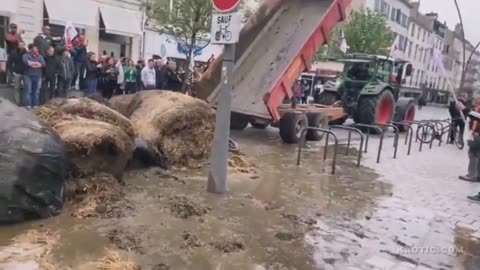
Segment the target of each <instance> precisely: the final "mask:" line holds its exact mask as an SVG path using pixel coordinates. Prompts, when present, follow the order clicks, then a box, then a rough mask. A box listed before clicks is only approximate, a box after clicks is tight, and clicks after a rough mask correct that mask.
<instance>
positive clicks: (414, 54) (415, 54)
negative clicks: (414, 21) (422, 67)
mask: <svg viewBox="0 0 480 270" xmlns="http://www.w3.org/2000/svg"><path fill="white" fill-rule="evenodd" d="M417 52H418V44H417V45H415V52H414V53H413V59H414V60H417ZM420 60H422V58H420Z"/></svg>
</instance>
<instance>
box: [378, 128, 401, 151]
mask: <svg viewBox="0 0 480 270" xmlns="http://www.w3.org/2000/svg"><path fill="white" fill-rule="evenodd" d="M375 124H376V125H377V126H381V127H391V128H393V130H394V131H395V138H394V139H393V148H394V151H393V158H394V159H395V158H397V150H398V139H399V138H400V129H399V128H398V127H397V126H395V125H393V124H381V123H375Z"/></svg>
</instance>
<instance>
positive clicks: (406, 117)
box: [394, 97, 415, 132]
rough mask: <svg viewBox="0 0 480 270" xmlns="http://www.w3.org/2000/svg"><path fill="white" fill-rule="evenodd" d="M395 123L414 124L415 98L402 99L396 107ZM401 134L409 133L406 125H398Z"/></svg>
mask: <svg viewBox="0 0 480 270" xmlns="http://www.w3.org/2000/svg"><path fill="white" fill-rule="evenodd" d="M394 119H395V122H409V123H411V122H413V121H414V120H415V101H414V99H413V98H404V97H401V98H399V99H398V100H397V104H396V106H395V118H394ZM397 127H398V129H399V130H400V132H406V131H408V128H407V127H405V125H397Z"/></svg>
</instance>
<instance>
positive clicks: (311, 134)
mask: <svg viewBox="0 0 480 270" xmlns="http://www.w3.org/2000/svg"><path fill="white" fill-rule="evenodd" d="M307 119H308V127H314V128H328V116H326V115H325V114H323V113H307ZM323 135H324V134H323V132H318V131H315V130H308V131H307V137H306V138H307V140H309V141H314V142H316V141H320V140H322V138H323Z"/></svg>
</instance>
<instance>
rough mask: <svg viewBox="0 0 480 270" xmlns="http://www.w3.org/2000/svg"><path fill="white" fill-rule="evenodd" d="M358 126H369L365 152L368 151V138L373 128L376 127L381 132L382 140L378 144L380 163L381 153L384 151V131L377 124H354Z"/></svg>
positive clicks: (378, 159) (378, 160) (378, 161)
mask: <svg viewBox="0 0 480 270" xmlns="http://www.w3.org/2000/svg"><path fill="white" fill-rule="evenodd" d="M354 126H356V127H366V128H367V138H366V139H365V153H367V151H368V139H369V138H370V131H371V130H372V129H375V130H376V131H378V133H380V142H379V144H378V154H377V163H380V155H381V153H382V147H383V137H384V135H385V134H384V132H383V130H382V129H381V128H379V127H378V126H375V125H366V124H354Z"/></svg>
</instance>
